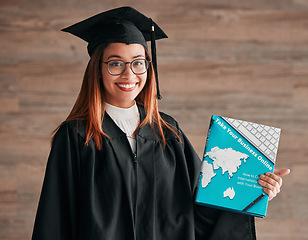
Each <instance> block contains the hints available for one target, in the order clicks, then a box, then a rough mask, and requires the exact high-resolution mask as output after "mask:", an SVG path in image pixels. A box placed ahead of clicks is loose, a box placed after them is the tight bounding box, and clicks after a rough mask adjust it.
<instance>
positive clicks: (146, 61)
mask: <svg viewBox="0 0 308 240" xmlns="http://www.w3.org/2000/svg"><path fill="white" fill-rule="evenodd" d="M138 60H139V61H140V60H144V61H145V63H146V69H145V71H144V72H143V73H135V71H134V70H133V67H132V64H133V62H135V61H138ZM113 61H117V62H123V63H124V64H125V68H123V71H122V72H121V73H117V74H114V73H111V72H110V70H109V63H110V62H113ZM150 62H151V61H149V60H147V59H145V58H138V59H134V60H133V61H131V62H124V61H123V60H109V61H107V62H103V63H105V64H107V70H108V72H109V74H110V75H112V76H119V75H121V74H123V73H124V72H125V70H126V65H127V64H129V68H130V70H131V71H132V72H133V73H134V74H136V75H142V74H144V73H146V72H147V71H148V69H149V63H150Z"/></svg>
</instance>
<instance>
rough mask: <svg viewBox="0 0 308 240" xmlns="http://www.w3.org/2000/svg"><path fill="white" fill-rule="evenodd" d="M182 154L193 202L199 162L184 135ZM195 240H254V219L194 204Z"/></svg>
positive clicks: (197, 180) (199, 166)
mask: <svg viewBox="0 0 308 240" xmlns="http://www.w3.org/2000/svg"><path fill="white" fill-rule="evenodd" d="M182 134H183V143H184V153H185V157H186V160H187V167H188V170H189V175H190V179H191V186H192V192H193V201H194V199H195V193H196V188H197V186H198V183H199V175H200V169H201V161H200V159H199V157H198V155H197V153H196V152H195V150H194V149H193V147H192V145H191V143H190V142H189V140H188V139H187V137H186V136H185V134H184V133H182ZM194 218H195V219H194V221H195V239H196V240H217V239H223V240H238V239H241V240H255V239H256V236H255V223H254V217H252V216H248V215H243V214H239V213H232V212H228V211H223V210H218V209H215V208H210V207H206V206H202V205H199V204H196V203H194Z"/></svg>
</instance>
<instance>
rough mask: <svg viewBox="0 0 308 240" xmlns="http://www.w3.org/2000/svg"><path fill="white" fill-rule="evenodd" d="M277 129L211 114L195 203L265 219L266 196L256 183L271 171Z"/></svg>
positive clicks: (276, 144)
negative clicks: (261, 176) (260, 177)
mask: <svg viewBox="0 0 308 240" xmlns="http://www.w3.org/2000/svg"><path fill="white" fill-rule="evenodd" d="M279 137H280V129H279V128H274V127H270V126H265V125H261V124H257V123H251V122H246V121H241V120H237V119H232V118H226V117H221V116H215V115H213V116H212V118H211V122H210V127H209V131H208V136H207V140H206V146H205V150H204V156H203V161H202V167H201V173H200V180H199V185H198V188H197V194H196V199H195V201H196V203H198V204H203V205H207V206H211V207H215V208H220V209H224V210H229V211H235V212H239V213H243V214H249V215H253V216H256V217H265V215H266V211H267V205H268V195H267V194H265V193H264V192H263V188H262V186H260V185H259V184H258V179H259V176H260V175H261V174H264V173H266V172H273V171H274V165H275V161H276V156H277V150H278V143H279Z"/></svg>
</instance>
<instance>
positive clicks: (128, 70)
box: [122, 63, 136, 78]
mask: <svg viewBox="0 0 308 240" xmlns="http://www.w3.org/2000/svg"><path fill="white" fill-rule="evenodd" d="M122 76H123V77H126V78H128V77H134V76H136V75H135V73H134V72H133V71H132V69H131V67H130V64H129V63H126V64H125V70H124V72H123V73H122Z"/></svg>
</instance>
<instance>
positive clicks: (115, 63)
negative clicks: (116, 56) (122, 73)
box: [109, 61, 123, 67]
mask: <svg viewBox="0 0 308 240" xmlns="http://www.w3.org/2000/svg"><path fill="white" fill-rule="evenodd" d="M122 65H123V63H122V62H120V61H112V62H109V66H111V67H122Z"/></svg>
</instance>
